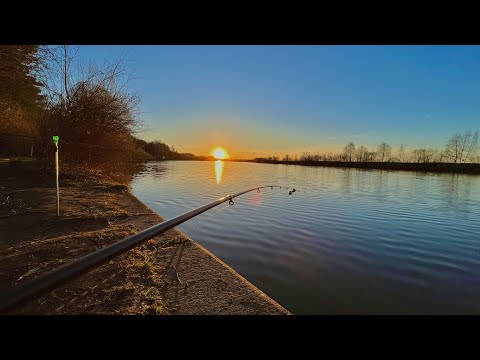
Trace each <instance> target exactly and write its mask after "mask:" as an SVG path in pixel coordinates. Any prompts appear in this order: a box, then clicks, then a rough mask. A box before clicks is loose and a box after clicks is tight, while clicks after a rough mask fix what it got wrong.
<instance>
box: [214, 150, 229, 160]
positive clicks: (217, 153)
mask: <svg viewBox="0 0 480 360" xmlns="http://www.w3.org/2000/svg"><path fill="white" fill-rule="evenodd" d="M212 155H213V156H214V157H215V159H225V158H227V157H228V155H227V152H226V151H225V150H224V149H222V148H216V149H215V150H213V151H212Z"/></svg>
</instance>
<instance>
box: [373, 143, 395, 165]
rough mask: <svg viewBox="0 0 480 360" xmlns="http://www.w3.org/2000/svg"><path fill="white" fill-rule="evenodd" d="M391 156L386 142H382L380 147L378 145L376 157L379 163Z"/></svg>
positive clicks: (390, 148) (390, 150)
mask: <svg viewBox="0 0 480 360" xmlns="http://www.w3.org/2000/svg"><path fill="white" fill-rule="evenodd" d="M391 154H392V147H391V146H390V145H389V144H387V143H386V142H382V143H381V144H380V145H378V149H377V155H378V158H379V160H380V161H382V162H383V161H385V160H388V159H389V158H390V156H391Z"/></svg>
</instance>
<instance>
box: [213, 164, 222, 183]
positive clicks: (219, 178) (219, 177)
mask: <svg viewBox="0 0 480 360" xmlns="http://www.w3.org/2000/svg"><path fill="white" fill-rule="evenodd" d="M222 175H223V161H222V160H217V161H215V177H216V179H217V184H220V181H222Z"/></svg>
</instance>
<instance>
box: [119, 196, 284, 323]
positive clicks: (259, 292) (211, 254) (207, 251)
mask: <svg viewBox="0 0 480 360" xmlns="http://www.w3.org/2000/svg"><path fill="white" fill-rule="evenodd" d="M125 194H128V196H130V197H131V198H132V199H133V200H134V201H136V202H138V203H140V204H141V205H142V206H143V207H145V209H146V210H148V211H149V212H151V213H152V215H155V216H156V217H157V218H158V219H159V220H160V221H165V220H164V219H163V218H162V217H161V216H160V215H159V214H158V213H157V212H155V211H154V210H152V209H151V208H150V207H148V206H147V205H146V204H144V203H143V202H142V201H140V200H139V199H138V198H137V197H136V196H135V195H133V194H132V193H131V192H130V191H127V192H125ZM173 229H174V230H175V231H176V232H178V233H179V234H180V235H182V236H184V237H185V238H187V239H188V240H190V241H191V242H192V243H193V244H194V245H195V246H196V247H197V248H199V249H200V250H201V251H203V252H204V253H205V254H206V255H208V256H209V257H210V258H212V259H213V260H215V261H216V262H217V263H219V264H220V265H221V266H222V267H224V268H225V269H226V270H228V271H229V272H230V273H231V274H232V275H233V276H235V277H236V278H237V279H239V280H240V281H241V282H243V283H244V284H245V285H246V286H248V287H249V288H250V289H251V290H252V291H253V292H254V293H255V294H256V295H257V296H259V297H261V298H263V299H264V300H266V301H268V302H269V303H271V304H272V305H273V306H275V307H276V308H277V309H278V310H279V311H281V312H283V313H284V314H285V315H292V313H291V312H290V311H288V310H287V309H286V308H284V307H283V306H282V305H280V304H279V303H277V302H276V301H275V300H273V299H272V298H271V297H270V296H268V295H267V294H265V293H264V292H263V291H261V290H260V289H259V288H257V287H256V286H255V285H253V284H252V283H251V282H250V281H248V280H247V279H245V278H244V277H243V276H242V275H240V274H239V273H238V272H236V271H235V270H234V269H233V268H232V267H230V266H229V265H227V264H226V263H225V262H223V261H222V260H221V259H219V258H218V257H217V256H215V255H214V254H213V253H211V252H210V251H209V250H207V249H205V248H204V247H203V246H202V245H200V244H199V243H197V242H196V241H195V240H193V239H192V238H190V237H189V236H188V235H186V234H184V233H183V232H181V231H180V230H178V229H177V228H176V227H175V228H173Z"/></svg>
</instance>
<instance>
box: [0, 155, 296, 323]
mask: <svg viewBox="0 0 480 360" xmlns="http://www.w3.org/2000/svg"><path fill="white" fill-rule="evenodd" d="M60 185H61V204H60V207H61V213H60V215H61V216H60V217H57V216H56V208H55V189H54V187H53V182H52V179H51V176H48V177H47V176H46V175H45V174H41V173H38V171H36V170H35V169H34V167H32V168H31V169H29V168H27V167H21V168H20V169H11V168H10V167H8V166H7V164H1V163H0V291H1V292H4V291H5V290H7V289H8V288H11V287H13V286H16V285H18V284H21V283H23V282H26V281H28V280H29V279H32V278H34V277H36V276H38V275H39V274H43V273H45V272H47V271H49V270H52V269H54V268H56V267H58V266H60V265H62V264H65V263H67V262H69V261H72V260H74V259H77V258H79V257H81V256H83V255H86V254H88V253H90V252H92V251H94V250H97V249H100V248H102V247H104V246H106V245H108V244H111V243H113V242H115V241H118V240H120V239H122V238H124V237H126V236H128V235H130V234H133V233H135V232H137V231H139V230H143V229H145V228H147V227H150V226H152V225H154V224H156V223H158V222H159V221H162V219H161V218H160V217H159V216H158V215H157V214H156V213H154V212H153V211H152V210H150V209H149V208H148V207H147V206H145V205H144V204H142V203H141V202H140V201H139V200H137V199H136V198H135V197H134V196H132V195H131V194H130V193H129V192H128V188H127V187H126V186H123V185H119V184H113V183H111V182H110V183H109V182H101V181H92V180H88V181H85V180H82V181H77V180H66V179H62V178H61V180H60ZM9 313H10V314H288V313H289V312H288V311H287V310H285V309H284V308H283V307H282V306H280V305H279V304H277V303H276V302H275V301H273V300H272V299H270V298H269V297H268V296H266V295H265V294H263V293H262V292H261V291H260V290H258V289H257V288H256V287H254V286H253V285H252V284H250V283H249V282H248V281H246V280H245V279H244V278H242V277H241V276H240V275H239V274H237V273H236V272H235V271H234V270H232V269H231V268H230V267H228V266H227V265H226V264H224V263H223V262H222V261H221V260H219V259H218V258H216V257H215V256H214V255H213V254H211V253H209V252H208V251H207V250H205V249H204V248H202V247H201V246H200V245H198V244H196V243H195V242H194V241H193V240H191V239H190V238H188V237H187V236H186V235H184V234H182V233H181V232H179V231H177V230H176V229H172V230H169V231H168V232H166V233H164V234H163V235H161V236H158V237H156V238H154V239H151V240H149V241H148V242H147V243H145V244H143V245H141V246H139V247H137V248H135V249H133V250H130V251H128V252H127V253H125V254H122V255H120V256H118V257H116V258H114V259H113V260H111V261H109V262H108V263H105V264H103V265H101V266H99V267H97V268H95V269H94V270H92V271H91V272H89V273H87V274H85V275H82V276H81V277H79V278H76V279H74V280H72V281H70V282H69V283H67V284H65V285H63V286H61V287H58V288H56V289H54V290H53V291H50V292H49V293H47V294H46V295H44V296H42V297H41V298H38V299H36V300H33V301H31V302H29V303H26V304H23V305H21V306H17V307H16V308H14V309H12V310H11V311H9Z"/></svg>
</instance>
